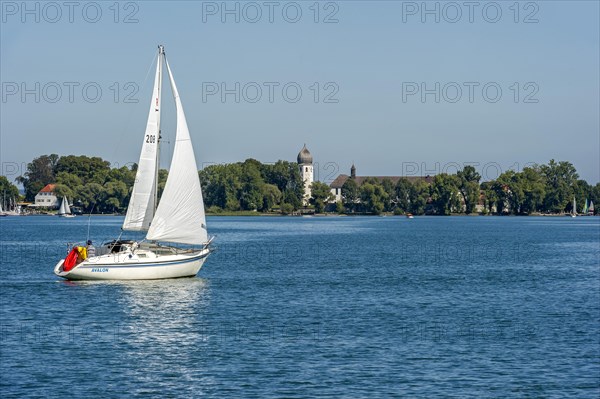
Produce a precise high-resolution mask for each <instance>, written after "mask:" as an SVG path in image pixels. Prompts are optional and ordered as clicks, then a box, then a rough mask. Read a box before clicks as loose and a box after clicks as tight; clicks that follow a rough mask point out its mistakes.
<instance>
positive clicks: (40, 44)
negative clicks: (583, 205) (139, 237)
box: [0, 1, 600, 183]
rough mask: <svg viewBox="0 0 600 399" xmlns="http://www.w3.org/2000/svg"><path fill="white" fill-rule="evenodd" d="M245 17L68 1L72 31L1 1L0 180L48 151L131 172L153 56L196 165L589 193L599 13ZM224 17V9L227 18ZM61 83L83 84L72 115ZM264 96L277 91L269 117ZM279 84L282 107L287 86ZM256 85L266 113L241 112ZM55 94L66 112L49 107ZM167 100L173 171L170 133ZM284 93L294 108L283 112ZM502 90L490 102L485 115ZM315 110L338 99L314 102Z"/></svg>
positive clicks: (372, 8)
mask: <svg viewBox="0 0 600 399" xmlns="http://www.w3.org/2000/svg"><path fill="white" fill-rule="evenodd" d="M246 3H247V2H238V7H239V14H238V16H239V23H236V22H235V18H236V15H235V14H224V13H223V10H222V2H220V1H219V2H199V1H198V2H195V1H185V2H163V1H142V2H131V3H121V5H120V6H119V14H118V16H116V15H115V7H114V5H113V4H114V2H112V1H109V2H98V3H94V4H91V5H90V3H88V2H80V3H78V6H76V7H75V8H74V9H73V10H72V12H73V14H72V17H71V16H70V15H69V11H70V10H69V9H68V8H67V7H66V6H61V7H62V9H61V10H60V13H61V15H58V14H57V10H56V9H54V8H52V7H49V6H48V7H46V8H44V3H39V4H38V3H35V2H29V3H27V4H28V7H30V8H31V9H32V10H34V11H33V13H30V14H27V13H26V12H25V10H23V9H22V3H21V2H2V24H1V38H0V44H1V50H0V51H1V57H0V67H1V81H2V85H3V87H2V96H3V97H2V103H1V107H2V110H1V120H0V131H1V148H0V156H1V161H2V165H3V172H4V173H5V174H6V173H7V172H11V173H13V172H12V168H13V165H15V164H19V165H23V164H24V163H26V162H28V161H30V160H31V159H32V158H33V157H35V156H38V155H41V154H47V153H58V154H60V155H68V154H86V155H97V156H101V157H103V158H105V159H107V160H109V161H111V162H113V163H114V164H124V163H127V162H136V161H137V158H138V154H139V149H140V145H141V137H142V135H143V130H144V127H145V118H146V114H147V109H148V103H149V97H150V92H151V81H152V73H150V74H148V71H149V70H150V68H151V63H152V60H153V58H154V57H155V52H156V45H157V44H159V43H162V44H164V45H165V47H166V51H167V57H168V59H169V61H170V63H171V66H172V68H173V71H174V74H175V79H176V81H177V83H178V86H179V91H180V94H181V97H182V100H183V105H184V108H185V110H186V114H187V118H188V124H189V126H190V130H191V133H192V138H193V140H194V145H195V149H196V157H197V160H198V164H199V165H202V164H204V163H207V162H208V163H210V162H234V161H239V160H243V159H245V158H248V157H253V158H256V159H258V160H260V161H263V162H269V161H275V160H277V159H287V160H294V159H295V157H296V154H297V153H298V151H299V150H300V149H301V147H302V145H303V144H304V143H306V144H307V146H308V148H309V149H310V150H311V152H312V153H313V156H314V159H315V161H316V162H317V163H318V165H317V168H316V169H318V176H317V177H318V178H320V179H321V180H331V179H332V178H333V177H335V176H336V175H337V173H339V172H342V173H349V168H350V165H351V163H352V162H353V161H354V162H355V163H356V166H357V169H358V174H359V175H400V174H407V173H412V174H433V173H439V172H440V171H445V170H446V171H450V172H454V170H455V165H462V164H464V163H475V164H478V166H477V167H478V169H480V170H481V171H482V172H483V173H482V174H483V175H484V177H487V178H494V177H496V176H497V174H498V170H506V169H509V168H511V167H512V168H518V169H520V168H522V167H523V165H525V164H527V163H545V162H547V161H548V160H550V159H551V158H554V159H557V160H568V161H571V162H573V163H574V165H575V166H576V168H577V170H578V171H579V173H580V175H581V177H582V178H585V179H586V180H588V181H589V182H590V183H596V182H598V181H600V133H599V132H600V126H599V109H600V104H599V87H600V82H599V71H600V66H599V48H600V40H599V31H600V28H599V22H598V18H599V6H598V4H599V3H598V2H597V1H580V2H577V1H575V2H572V1H540V2H533V3H532V2H529V3H528V2H521V3H520V4H519V7H518V15H517V13H516V11H517V9H515V7H514V6H513V4H514V2H513V1H509V2H498V3H494V5H492V6H489V5H487V3H488V2H478V3H477V4H476V6H474V9H473V10H472V15H469V14H470V11H471V10H469V8H467V7H465V6H463V5H462V4H463V2H458V3H451V4H449V3H446V2H438V3H436V2H427V5H428V7H429V8H430V9H434V8H435V7H436V4H438V7H439V22H436V21H435V18H436V15H435V14H426V13H423V10H422V2H421V1H419V2H400V1H398V2H393V1H339V2H332V3H327V2H321V3H319V4H318V9H319V15H318V17H317V19H318V20H319V22H318V23H315V22H314V19H315V17H316V15H315V10H316V8H315V6H314V3H315V2H314V1H308V2H297V3H293V4H292V3H290V2H275V3H274V5H273V8H272V10H273V14H272V19H273V22H272V23H271V22H270V21H269V19H270V18H271V16H270V15H269V11H270V9H269V7H268V6H266V5H265V3H264V2H262V1H261V2H256V3H251V4H250V5H246ZM36 4H38V6H37V7H39V9H38V10H37V11H36V9H35V7H36ZM55 4H59V5H61V4H63V3H62V2H58V3H55ZM95 4H99V8H100V10H101V12H102V15H101V17H100V18H99V20H98V22H96V23H91V22H88V21H92V20H94V19H98V18H97V17H96V12H97V11H98V10H97V9H96V6H95ZM296 4H298V5H299V7H297V6H296ZM456 4H459V5H461V6H460V7H461V9H460V10H457V9H456V7H454V5H456ZM495 4H498V5H499V9H500V11H501V13H502V14H501V16H499V17H497V14H496V12H497V11H498V9H497V8H498V7H496V6H495ZM227 6H228V7H229V8H230V9H235V7H236V2H227ZM257 6H258V7H257ZM84 8H85V11H84ZM298 8H299V9H300V10H301V12H302V15H301V16H300V17H299V18H297V17H296V12H297V9H298ZM484 8H485V13H484ZM259 9H260V12H261V13H262V15H261V16H260V17H257V10H259ZM284 9H285V13H284ZM457 11H459V12H460V13H461V15H460V16H459V15H458V14H457ZM36 14H38V15H36ZM36 17H39V22H36V20H35V19H36ZM115 17H116V18H117V20H118V21H119V22H118V23H115V22H114V19H115ZM70 18H72V19H73V22H70V21H69V19H70ZM126 18H129V20H136V19H137V21H138V22H133V23H124V22H123V20H124V19H126ZM222 18H225V22H224V23H223V22H222ZM326 18H329V19H330V20H335V19H337V21H338V22H337V23H324V22H323V21H324V20H325V19H326ZM423 18H424V19H425V22H422V19H423ZM471 18H472V22H470V19H471ZM23 19H24V20H25V21H24V22H23ZM86 19H87V20H86ZM294 19H299V20H298V22H296V23H292V22H290V21H293V20H294ZM495 19H498V21H497V22H495V23H492V21H494V20H495ZM515 19H516V20H517V21H518V22H515ZM252 20H256V22H255V23H252ZM536 20H537V22H535V21H536ZM52 21H55V22H52ZM452 21H455V22H452ZM525 21H528V22H530V23H525ZM152 68H153V67H152ZM36 82H39V84H40V86H39V90H38V89H36V86H35V84H36ZM52 82H56V83H52ZM65 82H76V83H78V84H79V86H76V87H74V92H73V99H72V100H73V101H72V102H70V101H69V98H68V97H69V89H68V86H66V85H67V84H68V83H65ZM115 82H116V83H117V86H118V87H119V88H120V90H119V95H118V98H117V101H116V102H115V99H114V97H115V94H116V93H115V88H116V87H117V86H114V85H113V84H114V83H115ZM128 82H133V83H134V85H135V86H129V87H126V84H127V83H128ZM236 82H239V84H240V90H239V95H240V102H239V103H236V102H235V95H234V94H228V95H227V96H226V97H225V102H222V99H221V96H220V94H219V93H217V94H214V95H211V94H210V93H209V92H208V90H209V89H213V90H214V89H215V87H218V88H219V90H220V85H221V84H222V83H224V84H225V85H226V86H227V87H228V88H229V89H233V90H234V91H235V84H236ZM252 82H256V83H252ZM265 82H275V83H277V84H279V86H276V87H274V96H273V102H270V101H269V98H268V97H269V89H268V86H267V85H268V83H267V85H265ZM291 82H293V83H294V84H292V85H289V87H288V97H284V95H283V94H282V87H283V86H284V85H285V84H287V83H291ZM315 82H317V86H313V84H314V83H315ZM436 82H439V85H440V86H439V91H438V93H439V95H440V101H439V103H436V102H435V95H436V94H435V93H431V94H427V95H426V96H425V98H424V100H425V101H424V102H423V100H422V98H421V93H420V91H421V84H425V86H426V87H427V88H428V89H432V90H433V92H435V87H436ZM452 82H454V83H452ZM468 82H474V83H468ZM515 82H516V83H517V85H516V86H515V85H514V84H515ZM165 83H166V82H165ZM248 83H250V84H249V85H248ZM328 83H330V84H329V85H327V84H328ZM23 84H25V86H26V87H27V88H28V89H30V90H32V92H36V91H37V92H38V94H39V95H40V101H39V103H36V102H35V95H34V94H27V95H25V97H24V98H22V88H23ZM85 84H88V86H90V88H89V90H88V95H89V99H93V97H94V96H95V91H94V90H95V89H94V87H95V86H97V87H100V88H101V89H102V97H100V99H99V100H98V101H97V102H95V103H93V102H91V101H86V100H85V99H84V97H83V93H82V87H83V86H84V85H85ZM90 84H91V85H90ZM486 84H488V86H487V90H488V91H487V97H486V96H485V95H484V93H482V88H483V86H484V85H486ZM244 85H246V91H245V92H244V89H243V87H244ZM256 85H258V86H261V87H262V97H261V98H259V99H258V100H257V101H256V102H251V100H253V99H255V98H256ZM468 85H472V87H473V98H472V102H471V101H470V99H469V88H468ZM56 86H61V87H62V89H61V90H62V97H61V98H60V99H58V100H56V102H51V101H52V100H54V99H55V97H56ZM456 86H459V87H461V90H462V96H461V97H460V98H458V97H457V91H456ZM44 87H45V89H44ZM132 87H133V88H135V87H139V91H138V92H137V93H136V94H134V95H133V98H134V99H138V100H139V102H138V103H126V102H124V100H125V95H126V94H127V93H131V91H132ZM164 87H165V94H166V96H165V97H164V98H165V100H166V101H165V103H166V104H168V106H166V107H165V108H164V112H163V117H164V125H163V135H164V136H165V145H164V146H163V150H162V151H163V153H164V154H165V157H164V158H163V167H168V165H169V162H170V154H169V152H170V151H171V150H172V146H170V144H169V143H168V142H167V141H168V140H169V138H172V136H173V129H174V117H173V106H172V99H171V97H170V92H169V89H168V87H167V85H165V86H164ZM295 87H300V88H301V89H302V96H301V97H300V99H299V100H298V101H297V102H295V103H293V102H291V101H290V100H291V99H292V98H293V97H294V96H295ZM316 87H319V93H318V97H317V102H315V95H316ZM444 87H445V89H444ZM498 87H499V88H500V89H501V90H502V96H501V97H500V99H499V100H498V101H497V102H492V100H493V99H494V97H495V95H496V94H495V90H496V88H498ZM415 88H416V89H417V90H419V92H417V93H414V90H415ZM15 90H18V91H17V92H15ZM336 90H337V93H335V94H333V93H334V91H336ZM410 90H412V91H410ZM517 90H518V94H519V98H518V99H515V94H516V92H517ZM13 93H14V94H13ZM327 95H332V96H331V97H330V99H333V100H338V101H337V102H333V103H328V102H325V98H326V96H327ZM203 97H204V99H203ZM457 98H458V100H457V101H456V102H451V101H454V100H456V99H457ZM286 99H287V100H286ZM526 99H527V102H526ZM532 100H534V101H535V100H537V102H530V101H532ZM338 169H339V170H338ZM11 177H12V176H11Z"/></svg>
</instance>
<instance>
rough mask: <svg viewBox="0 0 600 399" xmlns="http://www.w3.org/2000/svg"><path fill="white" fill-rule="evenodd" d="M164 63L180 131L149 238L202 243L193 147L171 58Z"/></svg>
mask: <svg viewBox="0 0 600 399" xmlns="http://www.w3.org/2000/svg"><path fill="white" fill-rule="evenodd" d="M165 63H166V66H167V71H168V73H169V80H170V81H171V89H172V90H173V96H174V97H175V106H176V109H177V132H176V136H175V148H174V150H173V160H172V162H171V168H170V169H169V177H168V178H167V183H166V185H165V189H164V191H163V193H162V196H161V199H160V203H159V204H158V208H157V209H156V214H155V215H154V219H153V220H152V223H151V225H150V229H149V230H148V234H147V235H146V238H147V239H149V240H159V241H169V242H176V243H182V244H191V245H202V244H205V243H206V242H207V241H208V233H207V231H206V216H205V214H204V202H203V200H202V189H201V187H200V179H199V177H198V168H197V166H196V158H195V156H194V148H193V147H192V142H191V140H190V132H189V130H188V126H187V122H186V119H185V114H184V112H183V107H182V105H181V100H180V98H179V92H178V91H177V86H176V85H175V80H174V79H173V74H172V72H171V68H170V67H169V62H168V61H166V60H165Z"/></svg>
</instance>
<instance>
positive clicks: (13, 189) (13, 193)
mask: <svg viewBox="0 0 600 399" xmlns="http://www.w3.org/2000/svg"><path fill="white" fill-rule="evenodd" d="M20 198H21V195H19V189H18V188H17V186H15V185H14V184H12V183H11V182H9V181H8V179H7V178H6V176H0V201H2V200H5V201H8V199H14V200H15V201H18V200H19V199H20Z"/></svg>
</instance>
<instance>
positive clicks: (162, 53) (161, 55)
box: [152, 44, 165, 215]
mask: <svg viewBox="0 0 600 399" xmlns="http://www.w3.org/2000/svg"><path fill="white" fill-rule="evenodd" d="M164 58H165V46H163V45H162V44H159V45H158V98H160V91H161V89H162V67H163V59H164ZM157 101H158V100H157ZM157 105H158V104H157ZM161 114H162V107H160V109H159V111H158V119H157V126H156V131H157V132H158V137H157V138H156V168H155V174H154V209H153V211H152V215H154V214H156V208H158V175H159V173H158V172H159V171H160V139H161V135H160V117H161Z"/></svg>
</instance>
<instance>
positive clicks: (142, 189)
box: [123, 47, 163, 231]
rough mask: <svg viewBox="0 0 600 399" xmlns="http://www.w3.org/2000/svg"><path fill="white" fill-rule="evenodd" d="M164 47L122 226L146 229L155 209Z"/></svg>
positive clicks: (157, 68)
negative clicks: (133, 182)
mask: <svg viewBox="0 0 600 399" xmlns="http://www.w3.org/2000/svg"><path fill="white" fill-rule="evenodd" d="M162 59H163V51H162V47H161V48H160V50H159V54H158V59H157V61H156V76H155V78H154V90H153V92H152V100H151V102H150V111H149V113H148V122H147V124H146V131H145V132H144V141H143V143H142V152H141V153H140V160H139V162H138V168H137V172H136V175H135V184H134V185H133V191H132V192H131V199H130V200H129V206H128V207H127V215H126V216H125V221H124V222H123V230H133V231H147V230H148V228H149V227H150V222H151V221H152V218H153V217H154V211H155V209H156V190H157V185H158V178H157V176H158V143H159V139H160V109H161V94H162V93H161V92H162V90H161V85H162V63H163V61H162Z"/></svg>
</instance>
